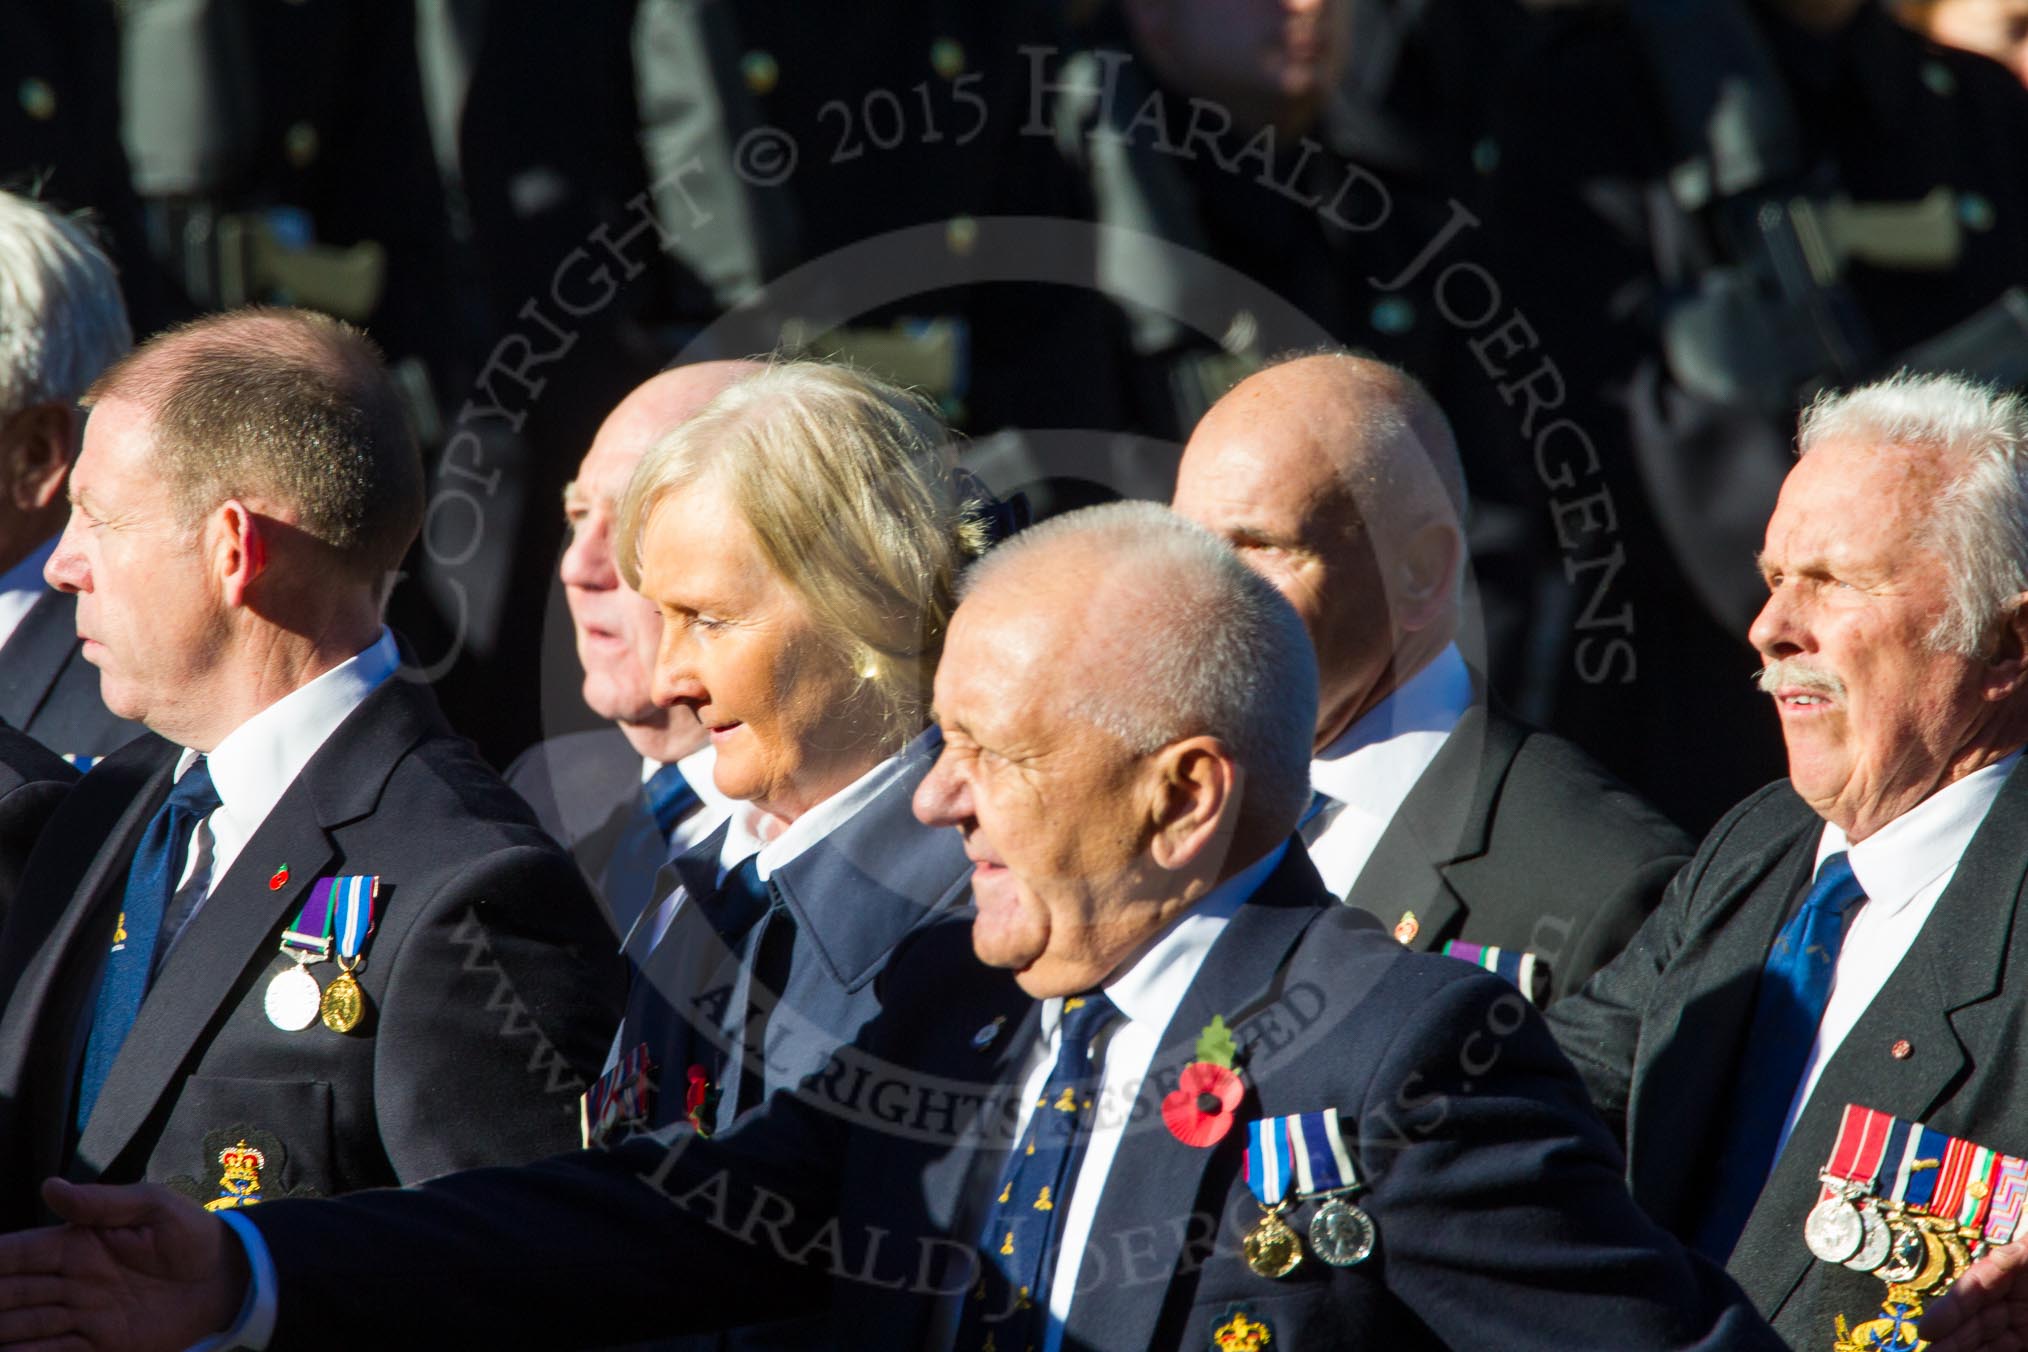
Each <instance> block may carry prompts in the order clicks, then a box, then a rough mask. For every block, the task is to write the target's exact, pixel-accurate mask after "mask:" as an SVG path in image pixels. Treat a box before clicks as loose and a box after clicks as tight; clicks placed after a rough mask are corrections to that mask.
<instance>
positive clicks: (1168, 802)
mask: <svg viewBox="0 0 2028 1352" xmlns="http://www.w3.org/2000/svg"><path fill="white" fill-rule="evenodd" d="M1152 772H1153V776H1154V786H1153V787H1154V796H1155V806H1154V814H1153V815H1154V820H1153V821H1152V822H1151V823H1150V825H1151V827H1152V828H1153V830H1152V836H1151V839H1150V842H1149V849H1150V852H1151V853H1152V854H1153V856H1154V860H1155V863H1156V864H1157V865H1159V866H1160V867H1162V868H1165V869H1169V870H1171V871H1173V872H1182V871H1185V870H1189V869H1192V868H1193V867H1195V866H1196V865H1198V864H1200V863H1202V862H1203V860H1204V859H1205V856H1206V855H1207V854H1208V853H1210V852H1211V851H1214V850H1224V849H1229V848H1230V847H1231V844H1232V832H1233V828H1234V827H1235V826H1236V825H1237V824H1238V821H1239V794H1240V788H1241V786H1242V784H1243V782H1244V772H1243V771H1242V770H1241V769H1240V768H1239V765H1238V763H1237V762H1235V761H1234V760H1233V758H1232V753H1231V752H1230V751H1228V750H1227V749H1226V746H1225V743H1223V742H1221V741H1219V740H1218V739H1217V738H1216V737H1201V736H1200V737H1189V738H1185V739H1184V740H1183V741H1180V742H1173V743H1171V744H1170V745H1168V746H1166V747H1164V748H1162V750H1161V751H1160V752H1158V753H1156V756H1155V764H1154V766H1153V767H1152ZM1213 862H1214V867H1213V868H1212V869H1211V874H1212V876H1216V875H1217V874H1218V873H1219V872H1220V871H1221V870H1220V868H1219V867H1218V865H1220V864H1222V863H1223V861H1222V860H1219V861H1213Z"/></svg>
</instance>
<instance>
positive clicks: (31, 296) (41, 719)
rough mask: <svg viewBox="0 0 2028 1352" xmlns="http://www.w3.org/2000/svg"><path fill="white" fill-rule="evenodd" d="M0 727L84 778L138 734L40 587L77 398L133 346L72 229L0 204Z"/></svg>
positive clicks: (24, 201)
mask: <svg viewBox="0 0 2028 1352" xmlns="http://www.w3.org/2000/svg"><path fill="white" fill-rule="evenodd" d="M0 313H4V314H5V315H6V316H7V323H6V324H5V325H0V719H4V720H6V721H7V722H9V723H12V724H13V725H14V726H15V727H17V728H20V729H21V730H22V731H24V732H26V733H27V734H28V735H29V736H31V737H33V738H35V739H36V740H37V741H39V742H41V743H42V744H43V745H44V746H46V747H48V748H49V749H50V750H52V751H54V752H56V753H57V754H59V755H62V756H65V757H67V758H69V759H71V760H72V761H73V762H75V763H78V764H81V765H84V766H89V765H90V764H91V762H92V761H93V760H95V759H97V758H98V757H100V756H103V755H105V754H106V753H107V752H109V751H111V750H113V749H114V748H115V747H118V746H119V745H121V744H122V743H123V742H126V741H128V740H130V739H132V738H133V737H135V736H137V735H138V734H139V733H140V732H141V731H142V729H141V728H140V726H139V725H138V724H135V723H131V722H129V721H127V720H126V719H123V718H119V717H117V716H115V715H114V714H112V713H110V712H108V711H107V709H106V707H105V704H104V703H103V702H102V701H101V700H100V699H99V675H98V672H96V671H95V670H93V669H92V666H91V664H90V663H89V662H86V661H85V660H84V658H83V656H82V655H81V654H80V652H79V642H78V637H77V622H76V617H77V601H76V598H75V597H73V596H71V595H70V594H69V593H67V592H64V591H61V590H58V589H56V588H54V587H51V586H49V585H48V584H47V583H45V582H44V581H43V577H42V565H43V564H44V563H45V562H46V561H47V560H48V558H49V554H50V551H51V550H53V549H54V548H55V547H56V537H57V535H58V534H59V533H60V532H61V531H62V530H63V522H64V516H65V514H66V512H67V511H68V510H69V506H68V504H67V503H66V502H65V501H64V483H65V481H66V479H67V478H68V476H69V474H70V466H71V461H72V460H73V459H74V458H75V457H76V455H77V443H78V433H79V431H80V429H81V427H82V426H83V417H82V415H81V414H80V413H79V412H78V408H77V401H78V397H79V396H80V395H82V394H83V393H84V392H85V387H86V386H88V385H90V384H91V383H92V381H93V380H94V379H95V378H97V376H98V374H99V372H101V371H103V370H105V368H106V367H107V366H109V365H111V364H112V363H113V362H115V361H117V360H119V359H120V357H121V356H123V355H125V353H126V352H127V349H128V348H130V347H132V346H133V341H134V340H133V336H132V334H131V333H130V332H129V331H128V327H127V310H126V306H125V304H124V303H123V302H122V301H121V299H120V283H119V279H118V278H117V277H115V276H114V275H113V265H112V263H111V261H110V260H108V259H107V257H106V255H105V253H104V252H103V251H102V250H101V249H100V248H99V246H98V244H97V242H96V241H94V240H93V238H92V236H91V234H90V232H89V231H88V230H87V229H86V228H85V226H84V225H83V224H82V223H81V222H80V221H78V220H76V219H74V218H71V217H68V216H65V215H63V214H62V213H61V212H59V211H57V210H55V209H54V208H52V207H50V206H49V205H48V204H47V203H44V202H39V201H37V200H35V199H34V198H32V197H23V196H20V195H18V194H15V193H10V192H0Z"/></svg>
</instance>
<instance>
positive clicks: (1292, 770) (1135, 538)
mask: <svg viewBox="0 0 2028 1352" xmlns="http://www.w3.org/2000/svg"><path fill="white" fill-rule="evenodd" d="M1073 542H1075V543H1079V544H1088V545H1092V546H1096V547H1098V548H1099V549H1101V550H1103V551H1104V553H1105V554H1106V556H1107V558H1108V560H1109V561H1110V563H1111V567H1110V569H1109V571H1108V572H1107V574H1106V576H1105V577H1104V578H1094V579H1093V593H1094V598H1095V599H1094V604H1095V605H1097V606H1100V607H1104V606H1106V605H1107V603H1108V601H1111V603H1112V605H1113V607H1114V608H1124V607H1125V606H1127V605H1129V604H1131V606H1132V614H1131V615H1125V614H1121V615H1111V616H1104V617H1103V619H1104V622H1106V623H1107V629H1106V638H1107V641H1108V643H1111V644H1117V645H1119V647H1120V648H1121V649H1122V650H1123V651H1122V652H1121V655H1120V659H1119V661H1120V669H1121V670H1124V671H1129V672H1132V673H1133V679H1132V681H1130V682H1120V683H1117V684H1116V685H1113V686H1109V687H1108V688H1105V689H1096V690H1089V691H1081V692H1079V693H1078V696H1077V698H1076V702H1075V703H1074V704H1073V706H1072V709H1071V711H1070V712H1072V713H1073V714H1075V715H1076V716H1079V717H1082V718H1084V719H1086V720H1088V721H1089V722H1091V723H1093V724H1094V725H1096V726H1097V727H1099V728H1101V729H1103V730H1104V731H1106V732H1108V733H1111V734H1112V735H1113V736H1115V737H1117V738H1119V739H1120V741H1121V742H1123V743H1124V744H1125V745H1126V747H1127V749H1128V750H1130V751H1131V752H1133V753H1134V754H1135V755H1143V756H1145V755H1152V754H1154V753H1155V752H1156V751H1159V750H1161V749H1162V748H1163V747H1165V746H1167V745H1169V744H1170V743H1172V742H1175V741H1178V740H1180V739H1182V738H1185V737H1195V736H1202V735H1207V734H1208V735H1210V736H1213V737H1216V738H1218V739H1219V740H1220V741H1222V742H1224V743H1225V744H1226V746H1227V747H1228V748H1230V749H1231V751H1232V754H1233V757H1234V759H1235V760H1237V761H1238V762H1239V764H1240V765H1241V766H1243V767H1244V768H1245V770H1246V776H1247V778H1246V788H1245V791H1244V799H1243V802H1242V804H1241V817H1242V820H1244V821H1247V822H1251V823H1255V824H1258V825H1260V826H1262V827H1264V828H1269V829H1272V830H1274V831H1276V832H1277V833H1280V832H1286V831H1292V830H1294V829H1295V826H1296V823H1297V821H1298V820H1299V819H1300V818H1301V817H1302V814H1303V810H1304V808H1305V807H1307V806H1308V804H1309V801H1310V743H1311V739H1312V738H1313V737H1314V736H1315V733H1316V728H1317V659H1316V655H1315V653H1314V652H1313V651H1312V649H1311V647H1310V639H1309V635H1308V634H1307V633H1306V632H1305V631H1304V629H1303V622H1302V620H1300V619H1299V618H1298V617H1297V615H1296V612H1295V610H1294V609H1293V608H1291V607H1290V605H1289V603H1288V602H1287V601H1286V600H1284V599H1283V598H1282V595H1281V593H1279V592H1277V591H1276V590H1275V589H1274V588H1273V587H1272V586H1270V585H1269V584H1268V583H1267V582H1265V581H1263V580H1262V579H1261V577H1260V575H1259V574H1257V573H1255V572H1254V571H1253V570H1252V569H1251V568H1249V567H1247V566H1246V564H1245V563H1244V562H1242V561H1241V559H1240V557H1239V555H1238V554H1237V553H1235V552H1234V551H1233V549H1232V547H1231V546H1230V545H1228V544H1226V543H1225V541H1223V540H1221V539H1219V538H1218V537H1217V536H1216V535H1214V534H1212V533H1211V532H1210V531H1208V530H1206V529H1205V528H1204V527H1202V526H1200V525H1198V524H1197V523H1196V522H1194V521H1190V520H1188V519H1186V518H1184V517H1181V516H1178V515H1177V514H1176V513H1175V512H1173V511H1171V510H1170V509H1169V508H1167V507H1165V506H1163V505H1161V504H1160V503H1154V502H1115V503H1107V504H1106V505H1104V506H1101V507H1087V508H1084V509H1083V510H1081V511H1076V512H1070V513H1066V514H1065V515H1063V516H1058V517H1052V518H1051V519H1049V520H1047V521H1044V522H1041V523H1040V524H1038V525H1035V526H1031V527H1029V528H1028V529H1027V530H1024V531H1022V532H1021V533H1020V534H1018V535H1015V536H1013V537H1012V538H1011V539H1009V540H1008V541H1007V542H1006V543H1004V544H1002V545H1000V546H999V547H998V548H997V549H995V550H993V551H992V552H991V553H989V554H987V555H986V556H985V557H984V558H982V559H980V560H979V561H978V562H977V563H976V564H974V565H973V566H972V568H971V569H970V571H969V572H967V573H966V575H965V578H964V586H963V591H964V594H965V595H970V594H971V593H973V592H974V591H976V590H978V589H979V588H980V587H982V586H984V585H986V584H987V583H988V582H990V581H991V580H992V579H993V578H994V577H996V576H998V575H1000V574H1002V573H1003V572H1005V571H1007V570H1008V569H1010V568H1017V567H1020V566H1021V564H1022V561H1023V560H1024V559H1026V560H1028V561H1029V562H1030V563H1031V564H1032V563H1034V562H1035V561H1036V557H1035V556H1036V555H1037V554H1038V553H1040V552H1042V551H1050V550H1053V549H1060V548H1062V547H1064V546H1065V545H1068V544H1071V543H1073ZM1107 583H1119V584H1123V585H1124V587H1125V588H1126V589H1129V590H1122V591H1118V592H1113V593H1112V594H1111V595H1110V596H1109V595H1108V588H1107V587H1106V586H1105V584H1107Z"/></svg>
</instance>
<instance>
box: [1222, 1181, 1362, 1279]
mask: <svg viewBox="0 0 2028 1352" xmlns="http://www.w3.org/2000/svg"><path fill="white" fill-rule="evenodd" d="M1288 1208H1289V1202H1288V1201H1287V1200H1283V1201H1281V1202H1277V1203H1276V1204H1275V1205H1274V1206H1272V1207H1262V1208H1261V1212H1262V1215H1261V1218H1260V1224H1258V1225H1256V1226H1254V1227H1253V1229H1252V1230H1250V1231H1248V1232H1247V1235H1246V1238H1245V1239H1243V1240H1241V1241H1240V1246H1239V1247H1240V1251H1241V1252H1242V1253H1243V1254H1245V1256H1246V1265H1247V1266H1248V1267H1250V1268H1252V1269H1253V1270H1254V1271H1255V1272H1258V1273H1259V1274H1260V1275H1261V1276H1263V1277H1286V1276H1288V1275H1289V1274H1290V1273H1291V1272H1294V1271H1295V1270H1296V1265H1297V1264H1299V1263H1301V1262H1302V1261H1303V1241H1302V1240H1301V1239H1299V1238H1297V1236H1296V1232H1295V1231H1294V1230H1292V1229H1290V1228H1289V1223H1288V1222H1287V1221H1285V1220H1283V1219H1282V1213H1283V1212H1284V1211H1286V1210H1288ZM1374 1236H1375V1232H1374V1228H1373V1218H1372V1217H1371V1216H1369V1215H1367V1214H1366V1213H1365V1212H1364V1211H1361V1210H1360V1209H1359V1208H1358V1207H1356V1206H1354V1205H1352V1203H1350V1202H1348V1201H1346V1200H1345V1199H1344V1198H1343V1197H1342V1196H1336V1195H1332V1194H1328V1193H1327V1194H1325V1196H1324V1200H1323V1201H1322V1202H1321V1203H1320V1204H1319V1205H1318V1207H1317V1214H1316V1215H1314V1216H1312V1217H1310V1252H1312V1253H1314V1254H1316V1255H1317V1257H1318V1258H1320V1259H1322V1260H1323V1261H1324V1262H1326V1263H1329V1264H1330V1265H1331V1266H1332V1267H1353V1266H1356V1265H1357V1264H1360V1263H1363V1262H1365V1261H1366V1260H1367V1259H1368V1258H1369V1257H1371V1256H1372V1254H1373V1241H1374Z"/></svg>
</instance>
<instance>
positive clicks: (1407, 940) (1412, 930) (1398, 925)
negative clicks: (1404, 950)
mask: <svg viewBox="0 0 2028 1352" xmlns="http://www.w3.org/2000/svg"><path fill="white" fill-rule="evenodd" d="M1421 928H1422V922H1421V921H1419V920H1417V919H1416V918H1415V912H1414V911H1403V912H1402V913H1401V919H1399V920H1397V921H1395V922H1394V938H1395V942H1397V943H1403V944H1412V943H1414V942H1415V936H1416V932H1417V931H1418V930H1420V929H1421Z"/></svg>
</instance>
